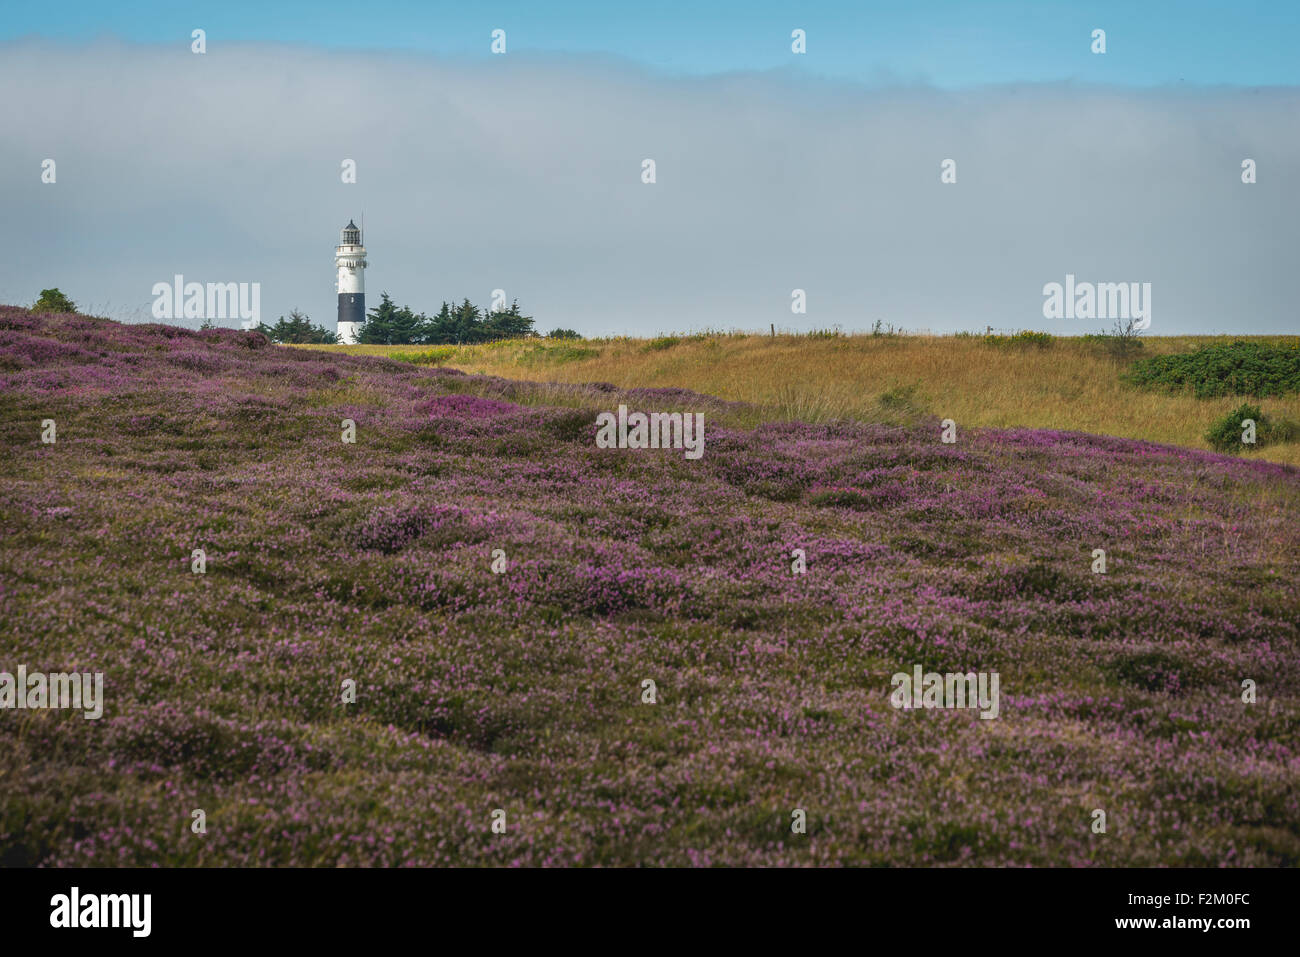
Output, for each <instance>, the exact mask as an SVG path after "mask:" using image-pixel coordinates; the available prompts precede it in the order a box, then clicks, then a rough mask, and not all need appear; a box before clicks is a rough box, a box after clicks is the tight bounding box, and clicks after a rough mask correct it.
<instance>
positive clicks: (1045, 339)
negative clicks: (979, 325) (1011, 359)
mask: <svg viewBox="0 0 1300 957" xmlns="http://www.w3.org/2000/svg"><path fill="white" fill-rule="evenodd" d="M1055 341H1056V337H1055V336H1053V335H1052V334H1051V333H1050V332H1034V331H1033V330H1032V329H1023V330H1021V331H1020V332H1017V333H1015V334H1014V335H1010V336H998V335H987V336H985V337H984V344H985V345H986V346H1037V347H1038V348H1039V349H1046V348H1047V347H1048V346H1050V345H1051V344H1052V343H1053V342H1055Z"/></svg>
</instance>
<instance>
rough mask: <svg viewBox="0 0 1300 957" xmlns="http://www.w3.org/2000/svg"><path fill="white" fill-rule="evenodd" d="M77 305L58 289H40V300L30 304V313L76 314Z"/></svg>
mask: <svg viewBox="0 0 1300 957" xmlns="http://www.w3.org/2000/svg"><path fill="white" fill-rule="evenodd" d="M76 311H77V304H76V303H75V302H73V301H72V300H71V299H69V298H68V297H67V296H65V295H64V294H63V293H61V292H59V290H58V289H42V290H41V298H39V299H37V300H36V301H35V302H34V303H32V312H76Z"/></svg>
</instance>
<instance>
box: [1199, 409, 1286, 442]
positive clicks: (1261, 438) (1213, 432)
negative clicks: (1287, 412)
mask: <svg viewBox="0 0 1300 957" xmlns="http://www.w3.org/2000/svg"><path fill="white" fill-rule="evenodd" d="M1244 419H1252V420H1254V422H1255V444H1254V445H1250V444H1248V443H1246V442H1243V441H1242V440H1241V436H1242V432H1243V430H1244V427H1243V426H1242V424H1241V423H1242V421H1243V420H1244ZM1297 433H1300V429H1298V428H1297V427H1296V425H1295V423H1293V422H1288V421H1287V420H1285V419H1275V418H1273V417H1272V416H1268V415H1265V414H1264V413H1263V412H1262V411H1260V408H1259V406H1257V405H1251V404H1250V403H1249V402H1243V403H1242V404H1241V405H1239V406H1237V407H1236V408H1235V409H1233V410H1232V411H1231V412H1229V413H1228V414H1227V415H1225V416H1223V417H1222V418H1220V419H1216V420H1215V422H1214V424H1213V425H1212V426H1210V431H1209V432H1207V433H1205V441H1207V442H1209V443H1210V446H1211V448H1214V449H1217V450H1218V451H1220V452H1250V451H1254V450H1255V449H1261V448H1263V447H1264V446H1266V445H1277V444H1278V443H1281V442H1291V441H1293V440H1294V439H1295V438H1296V436H1297Z"/></svg>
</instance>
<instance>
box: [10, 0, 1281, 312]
mask: <svg viewBox="0 0 1300 957" xmlns="http://www.w3.org/2000/svg"><path fill="white" fill-rule="evenodd" d="M196 28H201V29H203V30H204V31H205V32H206V43H207V49H206V52H205V53H202V54H196V53H194V52H192V50H191V42H192V40H191V31H192V30H194V29H196ZM796 28H798V29H803V30H804V31H806V37H807V52H806V53H804V54H795V53H793V52H792V50H791V31H792V30H794V29H796ZM495 29H502V30H505V31H506V52H505V53H504V54H500V55H496V54H493V53H492V52H491V50H490V46H491V42H492V31H493V30H495ZM1095 29H1104V30H1105V32H1106V52H1105V53H1104V54H1097V53H1093V52H1092V50H1091V47H1092V45H1093V38H1092V33H1093V31H1094V30H1095ZM1297 49H1300V4H1291V3H1257V4H1249V3H1244V4H1226V3H1216V4H1210V3H1204V2H1185V3H1177V4H1170V3H1150V2H1147V3H1132V2H1126V3H1088V4H1084V3H1064V2H1048V0H1043V2H1036V3H1009V2H991V3H983V4H975V3H969V2H964V3H957V2H925V0H918V2H911V3H904V2H898V3H864V2H857V3H818V4H807V3H785V4H775V3H764V2H749V3H744V4H741V3H713V4H707V3H694V4H687V3H676V2H669V3H656V4H646V5H639V6H634V5H623V4H609V3H600V4H597V3H572V2H571V3H543V2H537V0H534V2H529V3H475V4H459V5H451V4H440V3H428V2H425V3H369V4H360V3H356V4H337V3H328V2H320V0H318V2H313V3H300V2H297V0H287V2H278V3H259V4H252V3H245V2H229V0H228V2H224V3H214V4H204V3H196V4H184V5H177V4H172V3H161V2H157V3H155V2H149V3H130V2H126V3H117V4H101V3H96V4H89V3H86V4H82V3H49V4H44V5H31V4H24V5H21V6H15V7H14V8H12V9H10V8H6V10H5V16H4V17H3V18H0V88H2V89H4V90H5V91H6V92H5V96H4V97H3V98H0V209H2V210H3V212H4V216H3V219H4V224H5V226H4V229H3V230H2V231H0V301H3V302H20V303H22V302H30V301H32V300H34V299H35V298H36V296H37V294H38V293H39V291H40V289H42V288H46V287H50V286H58V287H59V288H60V289H62V290H63V291H64V292H65V293H68V294H69V295H71V296H72V297H73V298H74V299H75V300H76V301H77V302H78V303H79V304H80V305H81V306H83V307H85V308H91V307H93V308H95V309H97V310H98V311H99V312H100V313H101V314H105V315H110V316H115V317H117V318H121V319H125V320H140V321H145V320H148V319H150V318H151V316H150V306H151V304H152V301H153V295H152V287H153V285H154V284H155V283H157V282H160V281H165V282H170V281H171V280H172V277H173V276H174V275H175V274H178V273H179V274H183V275H184V276H185V279H186V280H187V281H198V282H257V283H260V288H261V306H262V318H263V320H264V321H268V322H271V321H274V319H275V317H276V316H278V315H281V314H285V313H287V312H288V311H289V310H290V309H291V308H300V309H302V310H303V311H305V312H307V313H308V314H309V315H310V316H311V317H312V318H313V319H314V320H315V321H318V322H322V323H323V324H325V325H327V326H328V327H330V328H332V327H333V322H334V314H335V288H334V280H335V273H334V267H333V246H334V244H335V243H336V242H338V236H339V230H340V228H341V227H342V226H343V225H344V224H345V223H346V222H347V221H348V220H349V219H350V218H356V219H357V221H358V222H360V217H361V215H362V213H363V212H364V215H365V218H366V245H367V248H368V259H369V262H370V267H369V269H368V270H367V274H366V283H367V295H368V299H369V303H370V304H371V305H373V304H374V303H375V302H377V301H378V298H379V293H380V292H381V291H382V290H386V291H388V292H389V293H390V294H391V295H392V296H393V297H394V298H395V299H396V300H397V301H398V302H399V303H403V304H410V305H411V306H412V307H414V308H416V309H419V310H423V311H426V312H432V311H435V310H436V309H437V308H438V306H439V305H440V303H441V302H442V301H443V300H444V299H452V300H458V299H460V298H464V297H468V298H470V299H472V300H474V301H475V302H478V303H480V304H486V303H487V301H488V300H489V299H490V297H491V295H492V291H493V290H494V289H498V288H499V289H503V290H504V291H505V293H506V296H507V299H515V298H517V299H518V300H519V302H520V305H521V307H522V308H523V310H524V312H525V313H526V314H530V315H533V316H534V317H536V320H537V324H538V326H539V328H540V329H541V330H542V331H546V330H548V329H551V328H556V327H564V328H572V329H576V330H578V331H579V332H582V333H584V334H587V335H619V334H627V335H650V334H655V333H663V332H670V331H692V330H696V329H704V328H713V329H728V328H745V329H766V328H768V326H769V324H775V325H776V326H777V327H778V328H783V329H797V330H799V329H812V328H831V327H834V326H840V327H842V328H844V329H846V330H860V329H869V328H870V327H871V326H872V325H873V324H874V323H875V322H877V321H880V322H882V323H884V324H890V325H894V326H897V327H902V328H905V329H909V330H929V331H934V332H951V331H956V330H960V329H968V330H980V331H982V330H983V329H984V328H985V327H986V326H993V327H994V328H998V329H1020V328H1033V329H1046V330H1047V331H1051V332H1055V333H1058V334H1078V333H1082V332H1095V331H1099V330H1100V329H1101V328H1103V327H1108V326H1109V325H1110V323H1109V322H1106V321H1103V320H1100V319H1096V320H1088V319H1048V318H1045V317H1044V315H1043V302H1044V294H1043V287H1044V285H1045V284H1047V283H1052V282H1058V283H1063V282H1064V281H1065V277H1066V276H1067V275H1074V276H1075V277H1076V278H1077V280H1078V281H1079V282H1084V281H1092V282H1139V283H1150V284H1151V290H1152V291H1151V302H1152V308H1151V326H1150V329H1149V334H1152V335H1159V334H1175V333H1185V332H1243V333H1246V332H1251V333H1265V332H1292V333H1294V332H1296V331H1298V330H1300V322H1297V317H1296V312H1295V303H1296V297H1295V295H1294V294H1293V293H1292V291H1291V290H1290V286H1289V284H1290V281H1291V278H1290V277H1291V273H1292V270H1293V261H1294V258H1295V250H1296V248H1297V242H1296V239H1297V236H1296V231H1297V223H1300V199H1298V198H1297V192H1296V190H1295V184H1296V183H1297V181H1300V180H1298V178H1300V123H1298V122H1297V120H1300V57H1297V56H1295V55H1294V51H1295V50H1297ZM1248 158H1249V159H1252V160H1254V161H1255V164H1256V170H1257V181H1256V182H1255V183H1251V184H1246V183H1243V182H1242V162H1243V160H1245V159H1248ZM48 159H53V160H54V161H55V163H56V171H57V175H56V180H55V182H53V183H47V182H42V170H43V167H42V164H43V163H44V162H45V161H46V160H48ZM348 159H351V160H355V162H356V164H357V182H356V183H344V182H342V177H341V174H340V171H341V164H342V163H343V161H345V160H348ZM646 159H653V160H654V162H655V173H656V181H655V182H654V183H645V182H643V175H642V171H643V163H644V161H645V160H646ZM948 159H951V160H953V161H954V163H955V171H956V182H954V183H944V182H941V176H940V174H941V164H942V163H943V162H944V161H945V160H948ZM796 289H801V290H803V291H804V293H805V295H806V301H807V311H806V313H794V312H792V311H791V302H792V293H793V291H794V290H796ZM189 324H195V323H194V322H191V323H189ZM231 324H233V323H231Z"/></svg>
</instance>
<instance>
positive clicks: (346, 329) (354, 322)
mask: <svg viewBox="0 0 1300 957" xmlns="http://www.w3.org/2000/svg"><path fill="white" fill-rule="evenodd" d="M334 265H336V266H338V269H339V327H338V333H339V342H341V343H343V344H344V345H353V344H355V343H356V341H357V333H359V332H360V331H361V324H362V323H363V322H365V321H366V247H365V246H363V245H361V230H359V229H358V228H357V224H356V223H354V222H352V220H350V219H349V220H348V224H347V225H346V226H344V227H343V235H342V236H341V242H340V243H339V244H338V246H336V247H335V249H334Z"/></svg>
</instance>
